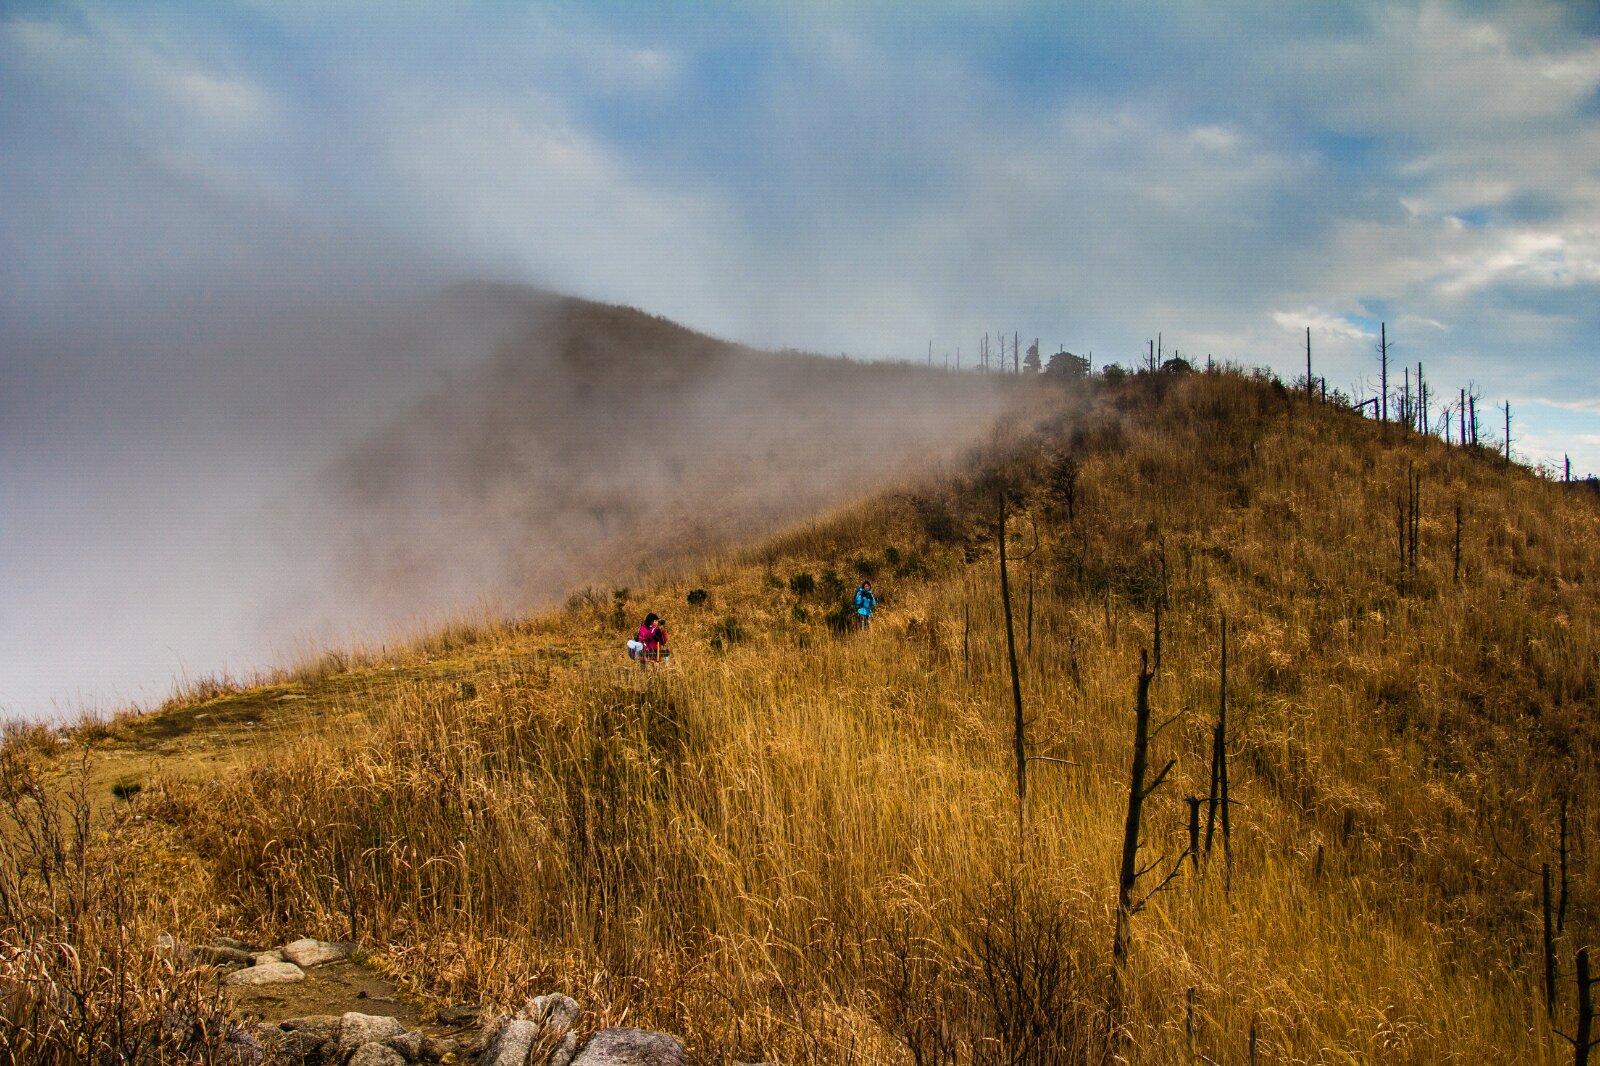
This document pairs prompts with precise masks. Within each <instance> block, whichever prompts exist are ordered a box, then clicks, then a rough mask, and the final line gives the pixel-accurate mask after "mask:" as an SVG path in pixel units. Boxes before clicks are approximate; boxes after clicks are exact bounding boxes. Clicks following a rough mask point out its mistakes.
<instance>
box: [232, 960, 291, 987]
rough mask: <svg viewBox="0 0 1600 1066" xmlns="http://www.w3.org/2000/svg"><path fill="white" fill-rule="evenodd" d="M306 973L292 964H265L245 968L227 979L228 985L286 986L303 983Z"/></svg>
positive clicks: (234, 972)
mask: <svg viewBox="0 0 1600 1066" xmlns="http://www.w3.org/2000/svg"><path fill="white" fill-rule="evenodd" d="M305 979H306V972H305V971H304V970H302V969H301V968H300V967H298V966H296V965H295V964H294V963H292V962H267V963H262V964H261V965H260V966H246V967H245V968H244V969H242V970H235V971H233V972H232V973H230V974H229V975H228V977H227V981H228V984H230V985H286V984H289V983H290V982H292V981H304V980H305Z"/></svg>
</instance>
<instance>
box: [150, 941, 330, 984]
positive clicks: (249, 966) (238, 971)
mask: <svg viewBox="0 0 1600 1066" xmlns="http://www.w3.org/2000/svg"><path fill="white" fill-rule="evenodd" d="M156 949H157V950H159V951H167V952H171V953H173V954H175V955H177V956H179V957H180V958H183V959H185V960H193V961H195V962H203V963H207V964H209V965H212V966H219V967H222V968H224V969H226V970H227V971H228V973H227V976H226V977H224V978H223V980H224V981H226V982H227V983H228V984H230V985H281V984H287V983H289V982H291V981H304V980H305V979H306V970H307V969H309V968H310V967H312V966H320V965H322V964H323V963H325V962H335V961H337V960H339V959H343V958H346V957H348V956H349V954H350V952H351V951H353V950H354V945H351V944H333V943H329V942H328V941H326V940H310V939H301V940H294V941H291V942H290V943H287V944H285V945H283V947H281V948H272V949H269V950H265V951H263V950H262V949H261V948H258V947H255V946H253V945H251V944H247V943H245V942H244V941H242V940H235V939H233V938H232V937H228V936H219V937H217V938H216V939H215V940H213V941H211V943H209V944H202V945H200V946H199V947H194V948H190V947H186V946H184V945H183V944H181V943H179V942H178V941H177V940H175V939H173V938H172V937H170V936H162V937H160V938H158V939H157V941H156Z"/></svg>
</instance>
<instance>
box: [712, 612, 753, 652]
mask: <svg viewBox="0 0 1600 1066" xmlns="http://www.w3.org/2000/svg"><path fill="white" fill-rule="evenodd" d="M744 635H745V634H744V624H743V623H742V622H740V621H739V619H737V618H735V617H734V616H733V615H729V616H728V617H726V618H724V619H723V620H722V621H720V622H718V623H717V624H716V625H714V626H712V627H711V642H712V645H713V646H716V645H717V644H718V643H719V642H720V643H723V644H737V643H739V642H740V641H741V640H743V639H744Z"/></svg>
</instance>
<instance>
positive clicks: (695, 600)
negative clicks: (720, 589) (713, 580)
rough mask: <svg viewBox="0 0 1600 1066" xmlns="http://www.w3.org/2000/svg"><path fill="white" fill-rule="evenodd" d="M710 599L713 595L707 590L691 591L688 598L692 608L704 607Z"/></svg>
mask: <svg viewBox="0 0 1600 1066" xmlns="http://www.w3.org/2000/svg"><path fill="white" fill-rule="evenodd" d="M710 598H711V594H710V593H709V592H707V591H706V590H705V589H690V590H689V595H688V597H687V599H688V601H689V606H690V607H701V606H704V605H705V602H706V601H707V600H709V599H710Z"/></svg>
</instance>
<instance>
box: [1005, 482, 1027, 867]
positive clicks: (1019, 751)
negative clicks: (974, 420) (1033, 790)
mask: <svg viewBox="0 0 1600 1066" xmlns="http://www.w3.org/2000/svg"><path fill="white" fill-rule="evenodd" d="M999 495H1000V604H1001V607H1002V608H1003V609H1004V611H1005V616H1006V657H1007V658H1008V659H1009V660H1010V663H1011V700H1012V703H1013V705H1014V708H1015V711H1016V717H1015V719H1014V728H1015V736H1014V741H1015V744H1016V756H1017V847H1018V848H1019V849H1020V848H1021V847H1022V842H1023V839H1024V838H1023V831H1024V827H1025V821H1024V819H1025V815H1026V810H1027V807H1026V804H1027V798H1028V756H1027V740H1026V736H1025V734H1024V730H1025V729H1026V726H1025V724H1024V722H1023V718H1022V678H1021V676H1020V675H1019V674H1018V673H1017V637H1016V633H1015V631H1014V628H1013V627H1012V624H1011V579H1010V575H1009V574H1008V573H1007V571H1006V494H1005V490H1004V489H1003V488H1002V489H1001V490H1000V494H999ZM1018 857H1019V861H1020V857H1021V856H1020V850H1019V854H1018Z"/></svg>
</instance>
